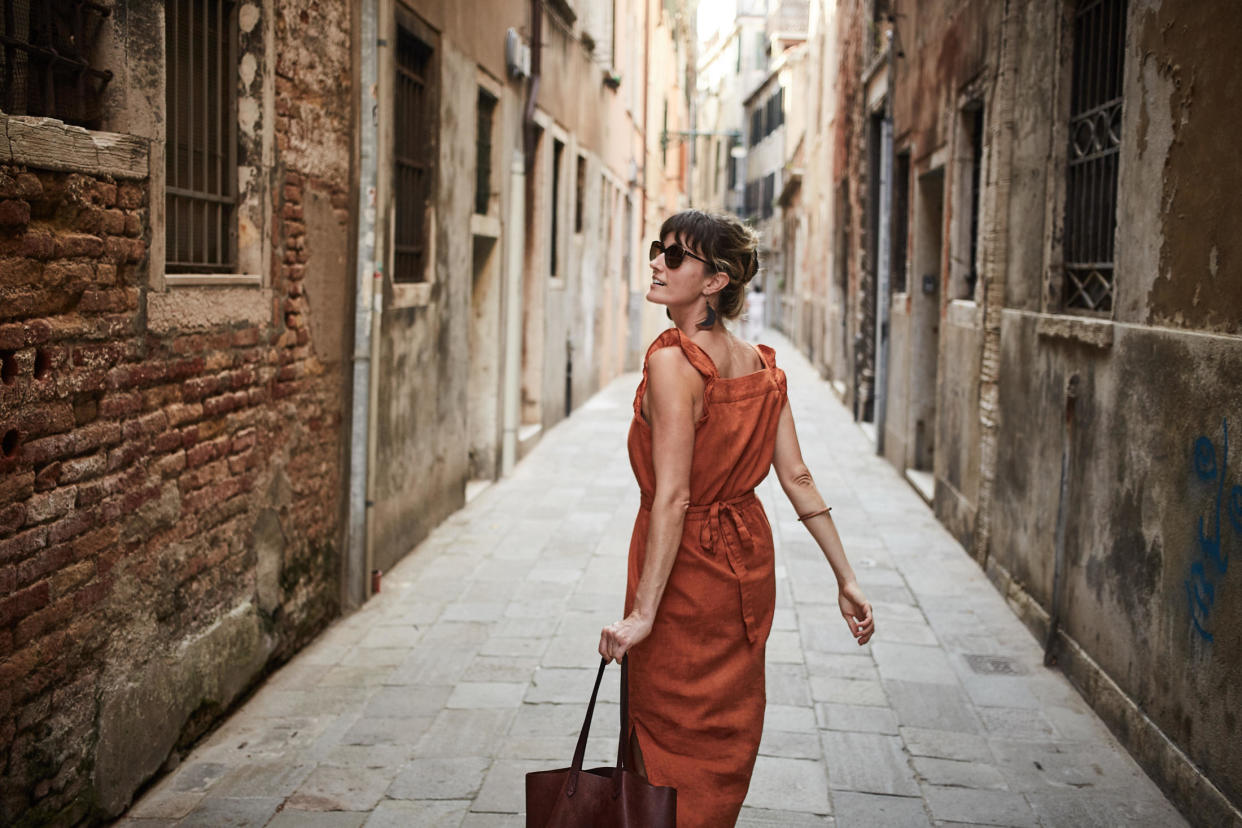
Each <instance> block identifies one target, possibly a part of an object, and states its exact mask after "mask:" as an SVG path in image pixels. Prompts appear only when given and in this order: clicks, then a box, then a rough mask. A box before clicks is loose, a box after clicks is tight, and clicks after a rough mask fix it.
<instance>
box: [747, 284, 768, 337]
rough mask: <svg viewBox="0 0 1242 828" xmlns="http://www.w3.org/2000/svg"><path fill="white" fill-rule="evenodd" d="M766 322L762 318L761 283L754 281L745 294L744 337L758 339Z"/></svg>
mask: <svg viewBox="0 0 1242 828" xmlns="http://www.w3.org/2000/svg"><path fill="white" fill-rule="evenodd" d="M765 327H767V324H766V322H765V320H764V318H763V283H762V282H755V284H754V286H752V287H751V289H750V293H748V294H746V338H747V339H758V338H759V335H760V334H761V333H762V332H763V329H764V328H765Z"/></svg>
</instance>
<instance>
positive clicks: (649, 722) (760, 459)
mask: <svg viewBox="0 0 1242 828" xmlns="http://www.w3.org/2000/svg"><path fill="white" fill-rule="evenodd" d="M758 267H759V259H758V252H757V240H756V237H755V234H754V233H753V231H751V230H750V229H749V228H748V227H746V226H745V225H744V224H742V223H741V222H740V221H738V220H737V219H735V218H733V217H731V216H721V215H711V214H707V213H703V212H700V211H697V210H687V211H684V212H681V213H678V214H676V215H674V216H671V217H670V218H669V219H667V220H666V221H665V222H664V225H663V227H661V228H660V240H659V241H657V242H652V244H651V290H650V291H649V292H648V294H647V301H649V302H655V303H657V304H661V305H665V306H666V307H667V308H668V313H669V316H670V318H671V319H672V320H673V325H674V327H672V328H670V329H668V330H667V331H665V332H664V333H662V334H660V336H659V337H657V339H656V340H655V342H653V343H652V345H651V347H650V349H649V350H648V351H647V357H646V359H645V360H644V363H643V379H642V382H641V383H640V384H639V386H638V392H637V394H636V395H635V397H634V419H633V421H632V423H631V425H630V432H629V454H630V463H631V465H632V466H633V469H634V475H635V477H637V478H638V485H639V489H640V490H641V495H642V500H641V504H642V505H641V507H640V508H639V512H638V517H637V519H636V520H635V522H634V533H633V536H632V537H631V540H630V557H629V574H628V579H627V585H626V594H625V617H624V618H623V619H622V620H621V621H618V622H617V623H615V624H612V625H610V626H607V627H605V628H604V629H603V630H602V631H601V634H600V643H599V652H600V655H602V656H603V657H604V658H605V659H620V658H621V657H622V656H623V655H625V654H626V653H628V654H629V657H630V660H629V679H630V680H629V684H630V686H629V699H630V721H629V725H628V727H629V733H630V744H631V747H632V752H633V755H634V759H635V762H636V764H637V765H638V768H637V769H638V770H639V771H641V772H643V773H645V774H646V775H647V777H648V779H650V781H651V782H652V783H654V784H656V785H671V786H673V787H675V788H676V789H677V824H678V826H679V828H691V827H692V826H705V827H706V826H711V828H719V826H726V825H733V824H734V822H735V821H736V820H737V816H738V812H739V811H740V810H741V807H742V801H743V800H744V799H745V798H746V790H747V788H748V787H749V785H750V776H751V771H752V770H753V769H754V765H755V756H756V755H757V753H758V750H759V739H760V736H761V734H762V731H763V712H764V706H765V703H766V695H765V690H764V648H765V645H766V643H767V638H768V633H769V631H770V630H771V627H772V615H773V612H774V611H775V604H776V578H775V572H774V564H773V546H772V529H771V527H770V526H769V524H768V520H767V516H766V515H765V514H764V511H763V506H762V505H761V504H760V503H759V499H758V498H757V497H756V496H755V491H754V489H755V487H756V486H757V485H758V484H759V483H760V482H761V481H762V480H763V479H764V477H766V476H767V473H768V469H769V467H775V469H776V475H777V478H778V479H779V480H780V483H781V486H782V487H783V488H784V490H785V494H786V495H787V496H788V497H789V500H790V503H792V504H793V507H794V510H795V511H796V512H797V514H798V516H799V518H798V519H799V520H801V521H803V522H804V523H805V524H806V527H807V529H808V530H810V532H811V535H812V536H813V537H814V538H815V541H816V542H817V543H818V544H819V546H820V548H821V549H822V550H823V552H824V555H825V556H826V557H827V559H828V563H829V565H830V566H831V567H832V569H833V572H834V573H836V577H837V583H838V585H839V589H840V595H839V604H840V607H841V614H842V615H843V616H844V617H845V621H846V623H847V624H848V625H849V628H850V631H851V632H852V633H853V635H854V637H855V638H856V639H857V640H858V643H859V644H860V645H862V644H866V643H867V642H868V641H869V640H870V639H871V635H872V633H873V632H874V630H875V625H874V621H873V619H872V616H871V605H870V604H869V603H867V600H866V598H865V597H864V596H863V593H862V590H861V589H859V587H858V583H857V581H856V580H855V578H854V572H853V570H852V569H851V568H850V565H849V561H847V560H846V557H845V551H844V549H843V548H842V546H841V539H840V537H839V536H838V534H837V530H836V527H835V526H834V525H833V523H832V518H831V517H830V516H829V514H828V509H827V507H825V505H824V501H823V499H822V498H821V497H820V494H819V491H818V490H817V489H816V487H815V482H814V480H813V479H812V478H811V474H810V472H809V471H808V470H807V468H806V465H805V464H804V463H803V461H802V452H801V450H800V448H799V446H798V436H797V433H796V432H795V430H794V421H793V414H792V413H791V412H790V410H789V405H788V399H787V397H786V389H785V374H784V372H783V371H781V370H780V369H779V368H777V367H776V356H775V353H774V352H773V350H772V349H771V348H769V347H767V346H766V345H760V346H758V347H755V346H754V345H750V344H748V343H746V342H743V341H742V340H740V339H738V338H737V337H736V336H734V335H733V334H732V333H731V332H730V331H729V330H728V329H727V328H725V326H724V325H723V324H722V323H723V320H725V319H734V318H736V317H737V316H738V315H739V314H740V313H741V312H742V309H743V306H744V304H745V294H746V284H747V282H749V281H750V280H751V278H753V277H754V275H755V272H756V271H757V270H758Z"/></svg>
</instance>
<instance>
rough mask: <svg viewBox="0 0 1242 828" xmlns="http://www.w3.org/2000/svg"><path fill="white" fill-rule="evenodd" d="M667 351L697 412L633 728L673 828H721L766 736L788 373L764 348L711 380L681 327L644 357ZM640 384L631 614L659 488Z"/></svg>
mask: <svg viewBox="0 0 1242 828" xmlns="http://www.w3.org/2000/svg"><path fill="white" fill-rule="evenodd" d="M666 347H680V348H681V349H682V351H683V352H684V353H685V355H686V358H687V359H688V360H689V361H690V363H691V364H692V365H693V366H694V367H695V368H696V369H697V370H698V371H699V373H700V374H702V376H703V379H704V390H703V413H702V416H701V417H700V419H699V421H698V422H697V423H696V424H695V437H694V458H693V461H692V465H691V471H690V504H691V505H690V509H689V510H688V512H687V513H686V521H685V528H684V530H683V531H682V537H681V546H680V547H679V548H678V550H677V558H676V561H675V562H674V564H673V569H672V572H671V573H670V575H669V579H668V586H667V587H666V588H665V591H664V596H663V599H662V600H661V602H660V607H659V610H658V611H657V612H656V619H655V623H654V625H653V627H652V630H651V634H650V636H648V637H647V638H646V639H645V640H643V641H642V642H641V643H639V644H638V645H637V646H635V647H633V648H632V649H631V650H630V652H629V657H630V665H629V683H630V727H631V728H632V729H633V731H634V732H635V733H636V736H637V738H638V744H639V748H640V749H641V751H642V755H643V759H644V761H645V763H646V766H647V775H648V778H649V779H650V780H651V782H652V783H653V784H656V785H672V786H674V787H675V788H677V825H678V828H691V826H711V828H719V826H729V825H733V824H734V822H736V820H737V816H738V812H739V811H740V810H741V808H742V801H743V800H744V799H745V798H746V790H747V788H748V787H749V786H750V775H751V771H752V770H753V769H754V766H755V756H756V755H757V753H758V751H759V739H760V736H761V735H762V732H763V711H764V706H765V703H766V691H765V687H764V648H765V646H766V644H767V640H768V633H769V632H770V630H771V628H772V615H773V612H774V611H775V605H776V578H775V570H774V564H773V546H772V528H771V526H770V525H769V524H768V519H767V516H766V515H765V514H764V511H763V506H762V505H761V504H760V502H759V499H758V498H757V497H756V496H755V491H754V490H755V486H757V485H758V484H759V483H760V481H762V480H763V478H764V477H766V476H767V473H768V469H769V468H770V467H771V465H772V453H773V451H774V449H775V445H776V427H777V423H778V422H779V419H780V415H781V410H782V409H783V408H784V407H785V403H786V387H785V374H784V372H783V371H781V370H780V369H779V368H777V367H776V355H775V353H774V352H773V351H772V349H771V348H769V347H768V346H766V345H760V346H759V352H760V354H761V356H762V357H763V363H764V367H763V369H762V370H760V371H757V372H755V373H753V374H747V375H744V376H740V377H732V378H723V377H719V376H717V373H716V366H715V365H714V364H713V362H712V360H711V357H709V356H708V355H707V353H706V352H705V351H703V349H701V348H700V347H699V346H698V345H696V344H695V343H694V342H693V341H692V340H691V339H690V338H689V337H687V336H686V335H685V334H683V333H682V332H681V331H679V330H678V329H676V328H670V329H669V330H667V331H665V332H664V333H662V334H660V336H659V337H658V338H657V339H656V341H655V342H653V343H652V345H651V348H650V349H648V351H647V357H648V358H650V356H651V354H652V353H653V352H654V351H655V350H656V349H658V348H666ZM646 387H647V361H646V360H644V361H643V379H642V382H641V383H640V384H639V386H638V393H637V394H636V395H635V397H634V419H633V422H632V423H631V425H630V433H629V454H630V464H631V466H633V468H634V476H635V477H637V478H638V486H639V489H640V490H641V494H642V501H641V503H642V505H641V507H640V508H639V511H638V518H637V519H636V520H635V521H634V534H633V536H632V537H631V539H630V557H629V573H628V579H627V587H626V598H625V612H626V614H627V615H628V614H629V613H630V610H631V609H632V608H633V604H634V593H635V591H636V590H637V588H638V581H639V577H640V576H641V575H642V569H643V562H644V559H645V558H646V553H647V530H648V527H649V525H650V521H651V502H652V496H653V494H654V492H655V482H656V480H655V466H654V463H653V460H652V449H651V446H652V444H651V428H650V427H649V426H648V424H647V422H646V420H645V419H644V418H643V414H642V400H643V393H644V391H645V390H646Z"/></svg>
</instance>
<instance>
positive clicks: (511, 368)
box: [500, 150, 526, 476]
mask: <svg viewBox="0 0 1242 828" xmlns="http://www.w3.org/2000/svg"><path fill="white" fill-rule="evenodd" d="M505 236H506V237H507V238H508V254H509V261H508V266H507V267H506V268H505V368H504V371H505V385H504V408H503V413H502V416H503V417H504V438H503V439H502V440H501V449H500V473H501V474H502V475H506V476H507V475H508V474H509V473H510V472H512V471H513V466H514V465H515V464H516V463H517V432H518V398H519V396H520V394H521V391H522V378H521V368H522V360H521V354H522V264H523V262H522V259H523V253H524V252H525V245H526V162H525V160H524V159H523V157H522V152H521V151H520V150H514V152H513V161H512V162H511V163H510V164H509V221H508V227H506V228H505Z"/></svg>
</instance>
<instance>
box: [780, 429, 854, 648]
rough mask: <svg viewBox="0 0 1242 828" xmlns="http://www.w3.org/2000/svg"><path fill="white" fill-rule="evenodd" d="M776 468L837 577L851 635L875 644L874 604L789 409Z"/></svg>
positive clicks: (840, 597) (788, 493) (842, 612)
mask: <svg viewBox="0 0 1242 828" xmlns="http://www.w3.org/2000/svg"><path fill="white" fill-rule="evenodd" d="M772 465H773V466H774V467H775V468H776V477H777V479H778V480H780V482H781V488H782V489H784V490H785V495H786V496H787V497H788V498H789V502H790V503H791V504H792V505H793V507H794V511H795V512H797V513H798V516H799V517H803V516H805V515H814V517H807V518H806V519H805V520H804V521H803V522H804V523H805V524H806V528H807V529H808V530H810V532H811V536H812V537H813V538H815V542H816V543H817V544H819V548H820V549H821V550H823V553H824V557H825V558H827V559H828V565H829V566H831V567H832V571H833V574H835V575H836V576H837V589H838V592H839V595H838V599H837V600H838V603H839V604H840V607H841V615H843V616H844V617H845V623H847V624H848V625H849V627H850V632H851V633H853V635H854V638H856V639H857V640H858V643H859V645H863V644H866V643H867V642H868V641H870V640H871V634H872V633H873V632H875V619H874V618H873V617H872V615H871V604H870V603H868V602H867V599H866V597H865V596H864V595H863V592H862V589H861V588H860V587H859V586H858V579H857V578H855V577H854V569H853V567H851V566H850V562H849V559H848V558H846V557H845V547H843V546H842V545H841V536H840V535H838V534H837V527H836V524H834V523H833V522H832V517H831V515H829V514H828V511H827V508H826V506H825V504H824V499H823V497H821V496H820V494H819V489H818V488H816V486H815V480H814V479H813V478H812V477H811V470H810V469H808V468H807V467H806V463H805V462H803V460H802V448H801V446H799V445H798V432H797V430H796V429H795V428H794V419H793V412H792V411H790V409H789V405H788V404H786V405H785V410H784V411H782V412H781V419H780V424H779V425H778V426H777V429H776V451H775V453H774V454H773V455H772Z"/></svg>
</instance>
